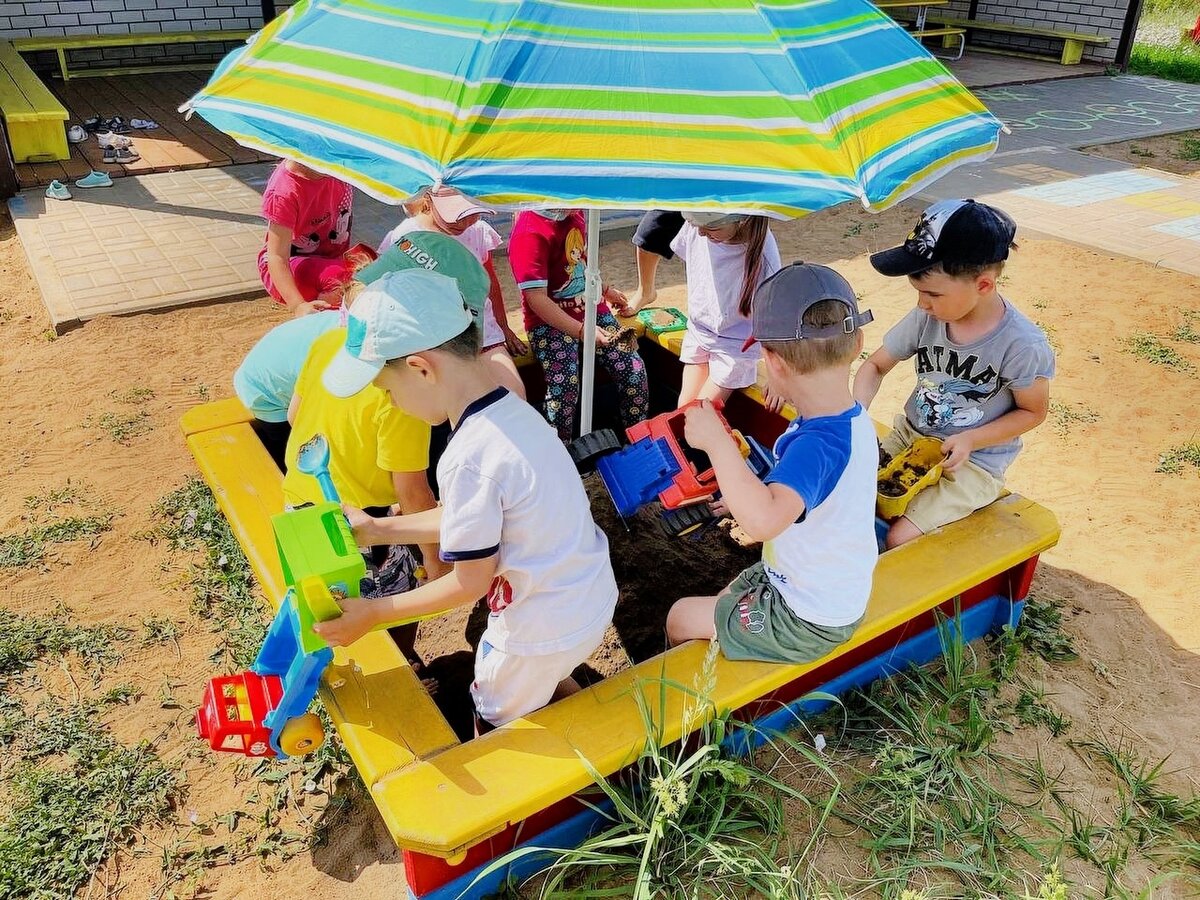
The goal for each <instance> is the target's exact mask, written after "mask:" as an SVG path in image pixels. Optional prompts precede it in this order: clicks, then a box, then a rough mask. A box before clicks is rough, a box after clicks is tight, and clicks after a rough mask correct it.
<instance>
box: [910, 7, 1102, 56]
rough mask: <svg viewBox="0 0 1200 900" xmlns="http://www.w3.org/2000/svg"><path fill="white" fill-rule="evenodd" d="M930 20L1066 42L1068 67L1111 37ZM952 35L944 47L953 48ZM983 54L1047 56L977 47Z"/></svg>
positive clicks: (972, 21)
mask: <svg viewBox="0 0 1200 900" xmlns="http://www.w3.org/2000/svg"><path fill="white" fill-rule="evenodd" d="M928 21H929V22H931V23H936V24H938V25H944V26H948V27H955V28H965V29H966V30H967V33H968V37H969V36H970V32H972V31H994V32H996V33H997V34H1021V35H1027V36H1029V37H1039V38H1050V39H1052V40H1060V41H1062V42H1063V49H1062V55H1061V56H1060V57H1059V60H1058V61H1059V62H1060V63H1061V64H1062V65H1064V66H1073V65H1075V64H1076V63H1078V62H1079V61H1080V60H1081V59H1083V48H1084V46H1085V45H1086V44H1095V45H1097V46H1099V47H1103V46H1104V45H1105V44H1107V43H1108V42H1109V38H1106V37H1102V36H1100V35H1098V34H1082V33H1080V32H1078V31H1066V30H1065V29H1058V28H1034V27H1031V26H1026V25H1010V24H1008V23H1007V22H987V21H984V20H983V19H955V18H950V17H943V16H929V17H928ZM953 40H954V39H953V38H952V37H949V36H947V37H944V38H942V46H944V47H952V46H953V43H952V41H953ZM972 49H974V50H979V51H980V52H982V53H1001V54H1004V55H1006V56H1023V57H1026V58H1029V59H1045V55H1044V54H1041V53H1036V52H1033V51H1030V50H1021V49H1017V48H1014V49H1009V48H1007V47H973V48H972Z"/></svg>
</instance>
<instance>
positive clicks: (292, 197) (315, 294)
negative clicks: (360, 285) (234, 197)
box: [258, 159, 366, 316]
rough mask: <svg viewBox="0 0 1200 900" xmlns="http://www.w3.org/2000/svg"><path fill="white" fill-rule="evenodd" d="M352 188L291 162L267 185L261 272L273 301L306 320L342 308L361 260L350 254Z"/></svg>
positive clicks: (259, 268)
mask: <svg viewBox="0 0 1200 900" xmlns="http://www.w3.org/2000/svg"><path fill="white" fill-rule="evenodd" d="M353 200H354V191H353V189H352V188H351V187H350V185H348V184H346V183H345V182H341V181H338V180H337V179H336V178H332V177H331V176H329V175H322V174H321V173H320V172H316V171H314V170H313V169H310V168H308V166H305V165H302V164H300V163H298V162H296V161H295V160H291V159H285V160H284V161H283V162H281V163H280V164H279V165H278V166H276V167H275V171H274V172H272V173H271V178H270V180H268V181H267V189H266V190H265V191H264V192H263V201H262V214H263V218H264V219H266V220H267V240H266V243H265V244H264V246H263V248H262V250H260V251H259V254H258V273H259V275H260V276H261V277H262V282H263V286H264V287H265V288H266V289H267V293H269V294H270V295H271V296H272V297H274V298H275V299H276V300H278V301H279V302H280V303H282V304H284V305H285V306H286V307H287V308H288V309H290V310H292V311H293V312H294V313H295V314H296V315H298V316H299V315H304V314H305V313H309V312H312V311H314V310H318V309H334V308H336V307H338V306H341V303H342V292H343V290H344V289H345V286H346V284H347V283H348V282H349V280H350V278H351V277H352V276H353V273H354V268H355V266H356V264H357V263H359V262H364V261H366V260H359V259H357V256H356V254H355V253H348V251H349V250H350V221H351V218H352V214H351V204H352V203H353Z"/></svg>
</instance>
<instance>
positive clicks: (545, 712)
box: [182, 334, 1059, 879]
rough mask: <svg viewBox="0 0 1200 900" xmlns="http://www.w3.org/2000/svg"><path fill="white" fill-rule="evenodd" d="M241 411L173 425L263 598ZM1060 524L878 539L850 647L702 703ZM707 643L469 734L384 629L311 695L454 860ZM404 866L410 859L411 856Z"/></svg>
mask: <svg viewBox="0 0 1200 900" xmlns="http://www.w3.org/2000/svg"><path fill="white" fill-rule="evenodd" d="M647 337H649V336H647ZM679 340H680V335H678V334H667V335H663V336H662V337H661V338H660V339H659V341H658V342H659V343H660V344H661V345H663V346H666V347H674V346H676V345H678V343H679ZM249 418H250V417H249V414H248V413H247V412H246V411H245V409H243V408H242V406H241V404H240V403H239V402H238V401H237V400H224V401H219V402H216V403H208V404H205V405H203V406H200V407H197V408H195V409H193V410H191V411H189V412H188V413H187V414H186V415H185V416H184V417H183V421H182V427H183V431H184V433H185V434H186V435H187V443H188V447H189V448H190V450H191V452H192V454H193V456H194V457H195V458H196V461H197V463H198V465H199V467H200V471H201V473H202V474H203V476H204V479H205V481H207V482H208V484H209V485H210V486H211V487H212V489H213V492H214V494H215V495H216V499H217V502H218V504H219V505H220V507H221V509H222V511H223V512H224V514H225V516H226V518H227V519H228V520H229V522H230V525H231V526H232V528H233V530H234V533H235V534H236V535H237V538H238V541H239V542H240V543H241V545H242V547H243V548H244V549H245V551H246V555H247V557H248V558H249V560H250V564H251V566H252V568H253V569H254V572H255V575H256V576H257V577H258V579H259V581H260V583H261V584H262V586H263V590H264V592H265V593H266V594H267V596H268V597H269V598H271V599H272V602H276V603H277V602H278V599H279V598H280V597H282V596H283V593H284V590H283V587H284V586H283V582H282V577H281V574H280V570H279V562H278V559H277V558H276V555H275V541H274V537H273V534H272V531H271V525H270V516H271V515H272V514H274V513H275V512H277V511H278V510H279V509H281V508H282V503H283V500H282V495H281V490H280V482H281V477H280V474H279V471H278V470H277V469H276V468H275V466H274V464H273V463H272V462H271V460H270V458H269V457H268V456H267V453H266V451H265V450H264V449H263V447H262V445H261V443H260V442H259V440H258V438H257V437H256V435H255V434H254V432H253V431H252V430H251V427H250V425H249V424H248V422H249ZM1058 534H1059V528H1058V523H1057V521H1056V520H1055V518H1054V516H1053V514H1052V513H1050V512H1049V511H1048V510H1046V509H1044V508H1043V507H1041V506H1039V505H1037V504H1036V503H1033V502H1031V501H1029V500H1027V499H1025V498H1023V497H1020V496H1018V495H1015V494H1012V495H1009V496H1007V497H1005V498H1002V499H1001V500H999V501H997V502H996V503H994V504H992V505H991V506H989V507H987V508H985V509H983V510H980V511H979V512H977V513H975V514H974V515H972V516H970V517H969V518H967V519H964V520H962V521H960V522H956V523H954V524H952V525H949V526H946V527H945V528H942V529H940V530H938V531H936V532H934V533H932V534H930V535H927V536H925V537H924V538H922V539H920V540H918V541H914V542H912V543H910V544H907V545H905V546H903V547H900V548H898V549H896V550H892V551H890V552H888V553H886V554H884V555H883V556H882V557H881V558H880V561H879V566H878V569H877V572H876V577H875V587H874V591H873V593H872V597H871V601H870V605H869V608H868V611H867V616H866V619H865V621H864V623H863V625H862V627H861V628H860V629H859V631H858V633H856V634H855V636H854V638H853V639H852V640H851V641H850V642H849V643H847V644H846V645H844V646H842V647H839V648H838V650H837V651H836V652H835V653H834V654H831V655H830V656H829V657H827V658H826V659H825V660H821V661H818V662H815V663H810V664H807V665H803V666H781V665H770V664H766V663H748V662H730V661H729V660H726V659H724V658H721V659H719V661H718V663H717V670H716V676H717V683H716V689H715V690H714V692H713V693H712V696H711V699H712V701H713V702H714V704H715V705H716V707H717V708H718V709H719V710H731V709H739V708H741V707H743V706H746V705H747V704H751V703H753V702H754V701H756V700H759V699H760V698H763V697H765V696H767V695H770V694H771V692H772V691H775V690H776V689H779V688H781V687H783V686H785V685H789V684H790V683H792V682H793V681H795V680H796V679H797V678H798V677H800V676H802V675H804V674H805V673H807V672H811V671H814V670H816V669H818V668H820V667H821V666H822V665H823V664H827V663H828V662H829V661H830V660H834V659H836V658H839V657H842V656H843V655H846V656H847V658H850V657H849V654H853V653H855V652H856V651H858V652H863V651H864V650H869V649H870V648H869V647H868V645H870V644H871V642H872V641H873V640H875V639H879V638H882V637H884V636H888V635H889V633H893V634H894V633H896V632H895V630H896V629H903V628H904V627H905V625H906V623H911V622H913V621H914V620H917V619H920V618H922V617H925V616H926V615H927V614H928V613H929V612H930V611H931V610H933V609H935V608H937V607H939V606H941V605H943V604H946V603H947V602H948V601H952V600H953V599H954V598H956V597H958V596H959V595H962V594H964V592H967V591H969V590H970V589H972V588H976V587H977V586H979V585H981V584H984V583H985V582H987V581H988V580H989V579H994V578H996V577H998V576H1003V575H1004V574H1005V573H1007V572H1010V571H1011V570H1013V569H1014V568H1015V567H1019V566H1021V565H1022V564H1023V563H1026V561H1029V560H1031V559H1034V558H1036V557H1037V555H1038V554H1040V553H1041V552H1042V551H1044V550H1046V549H1048V548H1050V547H1052V546H1054V544H1055V543H1057V540H1058ZM730 574H731V575H732V574H733V573H730ZM665 589H667V590H669V588H665ZM922 627H924V626H922ZM705 650H706V645H705V644H703V643H700V642H692V643H690V644H688V645H685V646H682V647H677V648H675V649H672V650H670V651H668V652H667V653H664V654H662V655H660V656H657V657H654V658H652V659H650V660H647V661H645V662H643V663H640V664H638V665H636V666H634V667H632V668H630V669H628V670H626V671H624V672H621V673H619V674H617V675H615V676H613V677H611V678H608V679H606V680H605V681H603V682H601V683H599V684H596V685H593V686H592V687H589V688H587V689H585V690H583V691H581V692H580V693H578V694H576V695H574V696H572V697H569V698H567V699H566V700H563V701H561V702H559V703H555V704H553V705H551V706H549V707H546V708H544V709H541V710H538V711H537V712H534V713H532V714H530V715H528V716H526V717H524V718H522V719H519V720H517V721H515V722H512V723H510V724H508V725H505V726H503V727H501V728H498V729H496V730H495V731H493V732H491V733H490V734H487V735H485V736H483V737H481V738H477V739H475V740H472V741H469V742H467V743H460V742H459V741H458V740H457V739H456V738H455V736H454V734H453V733H452V732H451V730H450V728H449V727H448V726H447V724H446V722H445V720H444V719H443V717H442V716H441V714H440V713H439V712H438V710H437V709H436V707H435V706H434V704H433V702H432V701H431V700H430V698H429V697H428V695H426V693H425V692H424V690H422V688H421V686H420V684H419V682H418V680H417V679H416V677H415V676H414V675H413V673H412V670H411V669H410V668H409V665H408V663H407V661H406V660H405V659H404V657H403V655H402V654H401V653H400V652H399V651H398V650H397V649H396V647H395V645H394V644H393V643H392V641H391V640H390V639H389V638H388V637H387V636H386V635H385V634H383V633H375V634H371V635H368V636H367V637H365V638H363V639H362V640H360V641H358V642H356V643H355V644H354V645H352V646H351V647H349V648H344V649H339V650H338V651H337V653H336V656H335V658H334V662H333V664H332V665H331V666H330V667H329V669H328V670H327V671H326V673H325V676H324V678H323V684H322V687H321V690H320V696H321V699H322V701H323V702H324V703H325V705H326V709H327V710H328V711H329V714H330V717H331V718H332V720H333V722H334V724H335V726H336V727H337V729H338V731H339V733H340V734H341V737H342V740H343V742H344V744H345V745H346V747H347V749H348V750H349V752H350V755H351V757H352V758H353V760H354V762H355V764H356V765H357V767H358V769H359V772H360V774H361V776H362V779H363V781H364V783H365V784H366V785H367V787H368V789H369V790H370V793H371V796H372V798H373V799H374V800H375V803H376V804H377V805H378V807H379V810H380V812H381V814H382V816H383V820H384V822H385V823H386V825H387V828H388V831H389V833H390V834H391V835H392V837H393V839H394V840H395V841H396V843H397V844H398V845H399V846H400V847H401V848H404V849H405V850H408V851H415V852H416V854H420V855H424V856H425V857H427V858H438V859H442V860H447V861H449V863H450V865H453V866H457V865H458V864H459V863H460V862H461V861H462V860H464V859H465V858H466V857H465V854H466V851H467V850H468V849H470V848H471V847H472V846H475V845H477V844H480V843H481V842H484V841H485V840H486V839H487V838H489V837H491V836H493V835H497V834H500V833H501V832H503V831H504V830H505V829H506V828H507V827H508V826H509V825H512V824H515V823H518V822H521V821H522V820H525V819H527V818H528V817H530V816H533V815H535V814H537V813H539V811H542V810H545V809H547V808H548V807H551V806H552V805H553V804H555V803H557V802H558V801H562V800H564V799H565V798H568V797H570V796H571V795H572V794H574V793H576V792H577V791H579V790H581V789H584V788H586V787H588V785H590V784H591V776H590V775H589V773H588V770H587V769H586V768H585V766H584V765H583V763H582V762H581V761H580V755H582V756H583V757H584V758H586V759H587V760H589V761H590V763H591V764H592V765H593V766H595V768H596V769H597V770H598V771H599V772H600V773H601V774H604V775H611V774H613V773H615V772H617V771H619V770H620V769H622V768H623V767H624V766H626V765H628V764H630V763H631V762H632V761H633V760H634V759H635V758H636V757H637V755H638V754H639V752H640V751H641V749H642V747H643V745H644V742H645V739H646V733H645V729H644V727H643V724H642V720H641V717H640V716H639V713H638V709H637V705H636V703H635V701H634V699H633V693H632V692H633V691H635V690H643V691H646V692H647V697H648V699H649V700H650V701H651V708H652V709H657V707H658V684H659V683H660V681H661V679H663V678H667V679H673V680H675V681H678V682H680V683H683V684H691V683H692V681H693V676H694V675H695V673H696V672H697V671H698V670H699V668H700V665H701V661H702V659H703V657H704V654H705ZM667 694H668V696H667V710H666V715H665V717H664V718H663V723H662V724H663V734H662V740H663V742H664V743H669V742H672V741H675V740H678V739H679V738H680V737H681V736H682V735H681V728H682V725H681V715H680V713H681V709H682V705H683V698H682V697H681V696H678V695H677V694H676V692H667ZM409 862H413V863H414V865H415V864H416V863H417V861H416V860H415V859H413V858H412V857H411V855H410V858H409V859H408V860H407V861H406V866H407V865H408V864H409ZM468 868H469V867H468ZM411 877H412V876H411V874H410V879H411Z"/></svg>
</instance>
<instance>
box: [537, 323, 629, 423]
mask: <svg viewBox="0 0 1200 900" xmlns="http://www.w3.org/2000/svg"><path fill="white" fill-rule="evenodd" d="M596 326H597V328H614V329H615V328H619V327H620V326H619V325H618V324H617V320H616V319H615V318H614V317H613V314H612V313H611V312H606V313H602V314H601V315H600V316H598V317H597V319H596ZM529 340H530V343H531V344H532V345H533V355H534V356H536V357H537V359H538V362H540V363H541V364H542V371H543V372H544V373H545V375H546V400H545V407H544V412H545V415H546V420H547V421H548V422H549V423H550V424H551V425H553V426H554V429H555V430H556V431H557V432H558V436H559V438H561V439H562V441H563V443H567V442H569V441H570V440H571V439H572V438H573V437H574V436H575V435H574V433H573V428H574V423H575V412H576V410H577V409H578V407H579V366H580V359H579V357H580V353H579V349H580V348H579V341H577V340H575V338H573V337H571V336H570V335H567V334H564V333H563V332H561V331H559V330H558V329H557V328H555V327H553V326H551V325H544V324H543V325H537V326H535V327H534V328H533V329H532V330H531V331H530V333H529ZM596 361H597V362H598V363H599V364H600V365H601V366H603V367H604V369H605V371H607V372H608V375H609V377H610V378H611V379H612V380H613V382H614V383H615V384H616V386H617V393H618V395H619V396H620V400H621V421H622V422H624V423H625V427H626V428H628V427H629V426H630V425H636V424H637V423H638V422H640V421H642V420H643V419H644V418H646V412H647V410H648V409H649V405H650V389H649V387H648V386H647V384H646V364H645V363H644V362H643V361H642V358H641V357H640V356H639V355H638V354H637V353H636V352H635V353H629V352H627V351H625V350H620V349H618V348H617V347H597V348H596Z"/></svg>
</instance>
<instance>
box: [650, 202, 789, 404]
mask: <svg viewBox="0 0 1200 900" xmlns="http://www.w3.org/2000/svg"><path fill="white" fill-rule="evenodd" d="M683 218H684V224H683V228H682V229H680V231H679V234H677V235H676V236H675V239H674V240H672V241H671V249H672V250H673V251H674V252H675V253H677V254H679V256H680V257H682V259H683V264H684V266H685V268H686V269H687V291H688V327H687V333H686V334H685V335H684V338H683V349H682V351H681V352H680V354H679V358H680V359H681V360H682V361H683V362H684V363H685V365H684V368H683V387H682V389H681V390H680V392H679V405H680V406H686V405H687V404H688V403H691V402H692V401H693V400H696V399H703V400H725V399H727V398H728V397H729V395H730V394H731V393H733V392H734V391H736V390H738V389H740V388H745V387H750V386H751V385H752V384H754V383H755V382H756V381H757V380H758V360H759V357H760V355H761V354H760V352H759V348H758V347H757V346H749V345H748V344H747V340H748V339H749V337H750V310H751V305H752V300H753V297H754V291H755V290H756V289H757V288H758V286H759V285H760V284H762V283H763V282H764V281H766V280H767V279H768V278H770V277H771V276H772V275H774V274H775V273H776V272H777V271H779V268H780V265H781V263H780V259H779V248H778V247H777V246H776V244H775V236H774V235H773V234H771V229H770V228H769V227H768V226H767V220H766V219H765V218H764V217H763V216H740V215H726V214H724V213H694V212H688V213H684V214H683ZM768 404H769V405H770V406H771V408H772V409H778V407H779V405H781V404H780V402H778V401H777V400H776V398H774V397H772V396H770V395H768Z"/></svg>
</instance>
